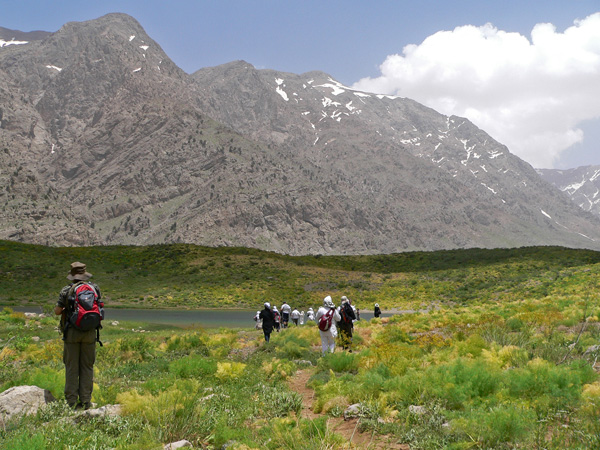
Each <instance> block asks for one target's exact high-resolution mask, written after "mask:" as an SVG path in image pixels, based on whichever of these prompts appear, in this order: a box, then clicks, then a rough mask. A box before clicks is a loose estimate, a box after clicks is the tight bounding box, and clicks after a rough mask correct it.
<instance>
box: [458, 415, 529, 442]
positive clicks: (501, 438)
mask: <svg viewBox="0 0 600 450" xmlns="http://www.w3.org/2000/svg"><path fill="white" fill-rule="evenodd" d="M535 425H536V417H535V414H534V413H533V412H532V411H529V410H527V409H524V408H520V407H516V406H511V405H501V406H497V407H495V408H492V409H490V410H487V409H485V410H484V409H474V410H471V411H469V412H468V413H467V414H465V415H464V416H463V417H461V418H458V419H455V420H453V421H452V422H451V426H452V431H454V432H455V433H457V434H458V435H463V436H464V437H465V438H468V439H469V441H470V442H471V443H473V440H475V442H480V443H481V444H482V445H483V448H498V447H499V446H500V445H501V444H506V443H516V442H518V441H521V440H522V439H524V438H526V437H527V436H528V435H530V433H531V431H532V430H533V428H534V427H535Z"/></svg>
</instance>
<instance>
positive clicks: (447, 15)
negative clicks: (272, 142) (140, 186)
mask: <svg viewBox="0 0 600 450" xmlns="http://www.w3.org/2000/svg"><path fill="white" fill-rule="evenodd" d="M0 11H1V14H0V26H2V27H5V28H10V29H17V30H21V31H32V30H45V31H57V30H58V29H59V28H60V27H61V26H62V25H64V24H65V23H67V22H70V21H84V20H91V19H95V18H98V17H100V16H102V15H104V14H107V13H109V12H123V13H127V14H130V15H131V16H133V17H134V18H135V19H137V20H138V21H139V22H140V24H141V25H142V26H143V27H144V29H145V30H146V32H147V33H148V34H149V35H150V37H151V38H153V39H154V40H155V41H156V42H158V44H160V46H161V47H162V48H163V50H164V51H165V52H166V53H167V55H169V57H170V58H171V59H172V60H173V61H174V62H175V63H176V64H177V65H178V66H179V67H181V68H182V69H183V70H185V71H186V72H188V73H192V72H194V71H195V70H197V69H200V68H202V67H207V66H214V65H218V64H223V63H227V62H230V61H233V60H238V59H243V60H245V61H248V62H250V63H251V64H253V65H254V66H255V67H257V68H259V69H262V68H269V69H275V70H281V71H286V72H293V73H303V72H308V71H311V70H321V71H324V72H327V73H329V74H330V75H331V76H332V77H334V78H335V79H337V80H338V81H340V82H342V83H343V84H346V85H348V86H352V85H356V86H360V87H361V88H362V89H365V90H367V89H368V90H380V91H383V90H386V92H385V93H389V94H392V93H393V94H399V95H403V96H407V97H411V98H415V99H416V100H418V101H420V102H422V103H425V104H427V105H428V106H431V107H433V108H434V109H437V110H438V111H440V112H443V113H445V114H450V113H456V114H457V115H463V116H466V117H468V118H469V119H471V120H472V121H473V122H475V123H476V124H477V125H478V126H480V127H481V128H483V129H484V130H486V131H488V132H489V133H490V134H491V135H492V136H493V137H494V138H496V139H498V140H500V141H501V142H503V143H505V144H507V145H508V146H509V149H510V150H511V151H512V152H513V153H515V154H517V155H519V156H520V157H522V158H523V159H525V160H526V161H527V162H529V163H530V164H532V165H534V166H535V167H557V168H569V167H576V166H579V165H587V164H600V119H599V118H600V110H595V109H594V108H593V107H592V106H590V105H587V104H581V105H580V104H577V103H576V101H577V99H580V98H581V97H585V96H586V95H585V94H586V93H585V92H584V93H583V94H582V93H581V92H570V91H569V92H565V93H561V95H560V96H557V98H554V97H552V96H553V95H554V93H553V92H554V91H556V86H555V85H553V84H552V83H550V82H548V85H547V89H548V90H549V93H548V96H550V97H552V103H554V104H562V103H565V102H566V103H568V104H569V105H570V106H568V107H567V108H566V109H564V108H563V109H556V110H552V109H551V108H550V109H549V108H546V107H544V106H543V102H541V101H540V98H529V96H528V95H527V92H526V89H527V88H526V86H527V85H531V84H533V85H536V80H537V79H541V80H544V79H548V77H550V75H549V74H548V73H540V72H539V71H537V72H536V71H535V70H530V65H529V62H523V61H521V62H522V64H523V65H522V66H519V67H523V68H524V69H523V71H524V72H526V73H527V74H528V76H530V77H531V78H528V79H527V81H526V82H527V83H528V84H527V85H525V86H524V87H522V92H525V94H524V96H525V97H526V98H525V100H526V103H527V104H528V105H529V109H528V110H529V116H527V120H526V119H525V118H524V115H525V112H523V107H522V105H519V108H515V111H513V114H511V113H510V111H511V107H513V106H514V103H515V102H516V100H515V99H513V100H512V102H513V105H511V104H508V103H503V104H501V105H497V107H496V108H491V107H490V106H489V103H490V102H492V101H493V98H494V95H498V96H500V97H501V98H504V97H506V96H505V95H504V93H503V92H504V91H503V90H505V89H509V88H510V86H508V85H506V84H507V82H508V81H510V82H512V83H517V82H520V81H516V79H514V80H511V79H510V78H508V79H506V80H508V81H507V82H506V83H505V85H500V86H498V87H497V86H496V85H495V84H494V80H496V79H498V78H500V77H499V76H497V73H500V72H497V73H492V74H489V73H486V75H485V79H483V78H478V79H476V80H474V81H473V82H476V83H478V84H477V86H475V85H474V86H473V88H472V89H471V88H470V86H467V87H466V88H467V90H470V91H471V95H466V96H465V97H464V98H463V97H460V95H461V91H464V90H465V82H464V80H465V79H470V78H469V77H468V76H466V77H465V75H464V74H463V75H461V73H462V72H461V71H473V70H474V67H475V65H477V64H478V63H477V61H475V62H469V61H467V60H468V58H470V57H471V58H472V59H473V58H479V59H481V58H482V56H481V53H477V50H474V48H473V44H474V43H476V42H478V41H479V38H481V42H482V45H481V46H479V47H477V48H480V49H481V48H483V50H482V51H483V52H487V53H491V52H493V51H495V50H489V51H488V50H486V48H485V46H486V45H489V44H490V43H491V42H495V43H496V47H497V46H503V45H506V46H507V47H506V48H510V45H511V44H510V42H513V43H514V41H515V39H514V37H515V36H518V35H521V36H522V37H523V38H524V39H526V40H529V41H531V39H532V38H531V36H532V30H534V28H535V27H536V26H537V25H538V24H543V23H550V24H552V25H553V27H554V28H553V29H554V32H553V33H546V34H545V35H546V36H547V37H548V39H553V40H554V41H557V42H565V41H568V42H569V43H568V45H573V46H579V45H586V46H587V47H585V50H586V51H587V53H586V55H587V56H586V57H585V58H584V60H585V61H589V64H590V66H591V69H590V70H591V71H592V72H593V71H595V70H600V67H597V66H598V63H597V62H596V60H595V59H594V57H595V56H598V58H599V59H600V34H598V35H594V34H593V32H590V31H588V32H587V34H585V36H584V37H586V39H587V41H586V42H585V44H580V43H579V41H574V40H573V39H566V37H567V33H566V32H567V30H569V35H571V34H577V33H576V32H579V35H583V34H584V33H583V31H584V25H585V24H587V29H588V30H590V29H592V28H593V26H594V25H595V23H592V22H591V20H588V21H587V22H585V19H586V18H588V17H589V16H592V15H593V14H594V13H599V12H600V1H598V0H594V1H592V0H561V1H556V0H531V1H527V0H520V1H515V0H502V1H491V0H462V1H460V0H459V1H448V0H446V1H443V0H436V1H433V0H411V1H408V0H397V1H394V0H385V1H383V0H370V1H356V0H345V1H340V0H319V1H314V0H303V1H294V0H278V1H271V0H264V1H251V0H211V1H208V0H206V1H204V0H171V1H165V0H161V1H159V0H144V1H141V0H119V1H112V0H103V1H102V2H87V1H81V0H78V1H74V0H61V1H60V2H59V1H49V0H45V1H42V0H19V1H6V0H2V3H1V4H0ZM581 21H584V22H583V24H582V23H581ZM599 23H600V22H599ZM486 24H491V25H487V26H486ZM469 25H470V26H472V27H471V28H465V27H467V26H469ZM538 29H539V30H542V29H543V27H542V28H539V27H538ZM468 31H470V32H471V34H469V33H467V32H468ZM571 31H572V32H571ZM440 32H447V33H446V34H439V33H440ZM563 33H564V35H563ZM590 33H591V34H590ZM465 36H474V37H473V38H468V37H466V38H465ZM511 37H512V39H511ZM562 38H565V39H562ZM465 39H470V40H469V41H468V42H465ZM596 39H598V41H596ZM582 40H583V38H581V39H580V41H582ZM590 41H591V44H590ZM442 42H446V43H450V45H452V46H453V47H452V51H451V52H453V51H454V50H456V51H457V52H461V51H462V53H461V54H460V55H459V56H457V57H456V59H457V60H459V61H460V64H458V63H457V64H456V65H454V64H452V65H453V70H454V71H455V72H457V73H458V78H457V79H452V77H448V76H444V79H445V80H446V81H444V83H449V84H447V85H445V84H443V83H442V82H441V81H440V80H439V79H435V80H434V79H433V78H435V77H431V76H427V73H426V71H424V65H426V66H427V67H429V68H433V69H432V70H435V71H436V73H437V74H440V73H445V72H444V69H445V68H447V67H448V62H447V61H446V62H444V55H443V54H441V53H442V50H441V47H440V46H441V43H442ZM425 44H427V45H425ZM521 44H522V43H521ZM410 45H413V47H412V51H409V52H408V53H407V46H410ZM515 45H516V47H515V52H520V50H519V48H522V47H523V46H522V45H521V47H519V46H518V44H515ZM560 45H562V44H560ZM560 45H559V46H560ZM565 45H567V44H565ZM482 46H483V47H482ZM525 47H527V46H526V45H525ZM530 47H535V45H534V46H530ZM494 48H495V47H494ZM461 49H462V50H461ZM408 50H410V48H408ZM530 50H531V49H526V50H523V52H524V53H527V52H529V53H531V52H530ZM534 50H535V49H534ZM576 50H577V49H576ZM446 52H447V49H446ZM567 52H570V53H573V54H576V53H577V52H576V51H575V50H574V51H570V50H567ZM524 53H523V54H524ZM535 53H536V56H535V58H537V59H539V58H540V55H546V53H547V52H544V49H543V48H542V47H540V46H538V51H536V52H535ZM470 55H472V56H470ZM590 55H591V57H590ZM502 57H504V58H508V59H507V60H502ZM523 58H525V57H524V56H523ZM532 58H533V56H532ZM552 58H553V57H552ZM552 58H550V57H549V60H548V61H549V63H548V66H552V67H554V66H556V60H555V59H552ZM590 58H591V59H590ZM494 61H500V63H502V64H504V66H506V65H511V64H512V63H511V61H510V56H506V55H504V56H499V57H497V58H496V57H493V58H491V60H490V61H485V62H484V64H489V65H491V66H494V65H495V64H494ZM502 64H496V65H498V66H501V65H502ZM563 64H567V67H571V66H573V65H577V64H575V63H573V62H570V61H567V62H563ZM500 69H501V68H499V69H498V70H500ZM563 69H564V66H563ZM395 70H399V71H401V72H394V71H395ZM407 70H409V71H411V72H417V73H424V74H425V75H424V76H423V79H422V80H418V82H417V81H415V80H410V79H407V78H403V77H404V75H402V73H406V71H407ZM583 71H584V72H585V70H583ZM563 72H564V70H563ZM466 73H467V74H468V72H466ZM593 73H594V74H595V75H596V78H595V79H596V80H600V72H598V73H596V72H593ZM551 76H552V78H553V79H554V78H555V76H554V74H551ZM578 76H579V78H578V77H576V76H574V77H572V78H564V79H561V80H559V85H560V86H568V85H570V84H571V83H576V84H579V85H581V84H582V83H581V81H574V80H580V78H581V76H580V75H578ZM430 78H431V79H430ZM438 78H439V77H438ZM460 80H463V81H460ZM482 80H483V81H482ZM429 82H431V83H434V84H432V85H429V84H427V83H429ZM459 82H460V84H461V86H460V89H459V88H458V87H457V83H459ZM484 82H485V83H487V84H485V86H484V87H483V88H482V86H481V83H484ZM435 83H437V84H435ZM440 83H442V84H440ZM452 83H454V84H452ZM590 83H591V84H594V83H593V81H591V82H590ZM599 83H600V81H598V82H597V83H596V84H599ZM537 84H538V85H539V86H542V87H543V86H545V85H544V83H537ZM537 88H538V86H536V89H537ZM445 89H447V92H448V93H451V96H457V97H456V98H454V97H452V98H450V100H449V97H450V95H445V96H442V95H438V96H437V97H435V96H433V95H431V94H429V95H428V94H427V93H431V92H439V91H440V90H441V91H444V90H445ZM478 89H479V90H478ZM565 89H566V88H565ZM537 90H540V91H542V89H541V88H539V89H537ZM559 90H561V91H562V88H561V89H559ZM517 91H519V89H517ZM473 92H480V95H479V96H477V97H478V98H475V97H476V96H474V95H473ZM597 92H598V91H596V90H595V87H594V86H592V87H591V88H590V91H589V92H588V94H589V95H588V97H590V96H593V95H594V94H596V93H597ZM494 93H495V94H494ZM539 95H541V96H543V95H545V94H544V93H543V92H540V93H539ZM442 97H443V98H442ZM484 97H486V98H488V97H489V99H490V100H489V101H488V102H487V105H486V102H483V101H482V99H483V98H484ZM596 98H598V97H596ZM540 102H541V103H540ZM452 108H455V109H452ZM517 109H518V112H516V110H517ZM540 110H543V111H545V113H546V114H545V115H543V114H542V115H540V114H537V113H536V111H540ZM507 111H508V112H507ZM564 111H566V112H564ZM580 111H585V113H583V112H580ZM562 115H564V120H562V121H561V117H560V116H562ZM537 116H541V117H539V118H537V119H536V117H537ZM528 120H529V121H530V122H528ZM536 120H537V122H536ZM557 121H558V122H560V124H564V127H562V128H561V125H560V124H557V123H555V122H557ZM497 123H500V124H502V125H499V126H496V125H495V124H497ZM519 123H521V124H523V127H522V129H521V130H518V129H516V128H518V127H515V124H517V125H518V124H519ZM544 124H546V128H548V129H547V130H541V128H543V126H544ZM525 125H526V126H527V127H528V128H527V129H529V130H531V129H536V130H537V129H538V128H539V129H540V132H539V133H538V134H535V133H534V135H531V133H529V132H528V131H527V130H526V129H525ZM490 129H491V131H490ZM526 134H527V136H526Z"/></svg>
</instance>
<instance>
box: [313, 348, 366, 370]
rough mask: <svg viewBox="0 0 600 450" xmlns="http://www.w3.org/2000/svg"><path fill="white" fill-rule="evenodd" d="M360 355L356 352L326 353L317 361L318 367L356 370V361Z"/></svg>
mask: <svg viewBox="0 0 600 450" xmlns="http://www.w3.org/2000/svg"><path fill="white" fill-rule="evenodd" d="M359 359H360V357H359V356H358V354H356V353H346V352H340V353H328V354H326V355H325V356H324V357H323V358H321V359H320V360H319V362H318V366H317V367H318V369H319V370H322V371H329V370H333V371H334V372H337V373H340V372H351V373H356V372H357V371H358V362H359Z"/></svg>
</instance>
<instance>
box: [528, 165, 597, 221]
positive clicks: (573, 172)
mask: <svg viewBox="0 0 600 450" xmlns="http://www.w3.org/2000/svg"><path fill="white" fill-rule="evenodd" d="M537 172H538V174H539V175H540V176H541V177H542V178H543V179H544V180H546V181H547V182H549V183H551V184H552V185H554V186H556V187H557V188H558V189H560V190H561V191H562V192H564V193H565V194H567V195H568V196H569V197H571V199H572V200H573V201H574V202H575V203H576V204H577V205H578V206H579V207H580V208H582V209H583V210H584V211H589V212H590V213H592V214H594V215H595V216H600V166H583V167H578V168H576V169H568V170H559V169H537Z"/></svg>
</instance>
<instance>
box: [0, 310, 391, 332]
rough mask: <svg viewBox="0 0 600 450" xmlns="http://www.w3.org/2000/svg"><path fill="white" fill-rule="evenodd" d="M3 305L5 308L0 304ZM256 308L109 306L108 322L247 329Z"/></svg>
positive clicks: (363, 314)
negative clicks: (187, 308) (179, 308)
mask: <svg viewBox="0 0 600 450" xmlns="http://www.w3.org/2000/svg"><path fill="white" fill-rule="evenodd" d="M0 308H2V307H1V306H0ZM11 308H12V309H13V310H14V311H19V312H35V313H41V312H42V308H41V307H18V306H15V307H11ZM255 314H256V310H242V309H228V310H222V309H202V310H199V309H195V310H178V309H121V308H106V309H105V315H106V316H105V318H104V320H106V321H113V320H117V321H121V320H125V321H132V322H145V323H155V324H166V325H176V326H182V327H183V326H192V325H197V326H202V327H205V328H219V327H227V328H246V327H254V324H255V322H254V320H253V318H254V315H255ZM391 315H393V314H386V313H383V314H382V316H383V317H389V316H391ZM372 317H373V313H372V312H367V311H365V312H361V314H360V318H361V319H362V320H369V319H371V318H372Z"/></svg>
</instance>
